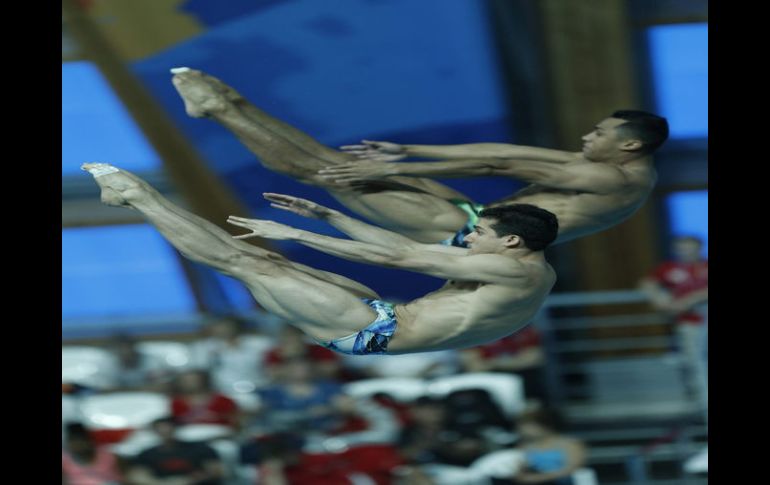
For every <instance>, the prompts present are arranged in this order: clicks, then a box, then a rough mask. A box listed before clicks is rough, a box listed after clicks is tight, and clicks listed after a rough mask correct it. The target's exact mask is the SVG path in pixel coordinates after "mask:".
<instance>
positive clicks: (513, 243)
mask: <svg viewBox="0 0 770 485" xmlns="http://www.w3.org/2000/svg"><path fill="white" fill-rule="evenodd" d="M503 245H505V247H507V248H518V247H521V246H523V245H524V240H523V239H522V238H521V237H519V236H517V235H515V234H510V235H508V236H505V239H504V240H503Z"/></svg>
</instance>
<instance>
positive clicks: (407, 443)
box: [398, 390, 514, 466]
mask: <svg viewBox="0 0 770 485" xmlns="http://www.w3.org/2000/svg"><path fill="white" fill-rule="evenodd" d="M510 427H511V424H510V423H509V422H508V420H507V419H506V418H505V417H504V416H503V414H502V412H501V411H500V410H499V409H498V408H497V406H496V405H495V404H494V403H493V402H492V400H491V398H490V397H489V395H488V394H487V393H485V392H484V391H477V390H468V391H456V392H454V393H451V394H450V395H449V396H447V397H446V398H444V399H436V398H430V397H421V398H419V399H417V400H416V401H415V402H413V403H411V405H410V406H409V408H408V419H407V423H406V424H405V426H404V427H403V429H402V431H401V435H400V437H399V440H398V445H399V450H400V451H401V453H402V455H404V457H405V458H406V459H407V460H408V461H409V462H410V463H412V464H426V463H443V464H446V465H454V466H468V465H470V464H471V463H472V462H473V461H474V460H475V459H477V458H479V457H480V456H482V455H483V454H485V453H487V452H489V451H491V450H493V449H496V448H498V447H500V446H501V445H502V444H510V443H512V442H513V437H514V435H512V434H511V433H510V432H509V430H510ZM494 431H497V435H496V434H495V433H494ZM503 434H504V435H505V436H506V438H507V440H506V441H505V442H504V443H501V442H500V440H499V439H498V435H503Z"/></svg>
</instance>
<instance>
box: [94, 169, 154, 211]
mask: <svg viewBox="0 0 770 485" xmlns="http://www.w3.org/2000/svg"><path fill="white" fill-rule="evenodd" d="M80 168H81V169H83V170H85V171H86V172H89V173H90V174H91V175H93V176H94V180H95V181H96V183H97V184H98V185H99V187H101V188H102V197H101V198H102V202H103V203H105V204H107V205H112V206H121V207H130V206H131V203H133V202H137V201H139V200H141V199H142V198H144V197H146V196H147V195H149V192H148V190H147V188H148V187H149V186H148V185H147V184H146V183H145V182H144V181H142V180H141V179H139V178H137V177H136V176H135V175H132V174H130V173H128V172H125V171H123V170H120V169H118V168H117V167H114V166H112V165H110V164H108V163H84V164H83V165H81V166H80Z"/></svg>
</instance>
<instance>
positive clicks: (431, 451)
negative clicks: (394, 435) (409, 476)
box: [398, 397, 447, 464]
mask: <svg viewBox="0 0 770 485" xmlns="http://www.w3.org/2000/svg"><path fill="white" fill-rule="evenodd" d="M446 420H447V419H446V406H445V405H444V403H443V402H442V401H440V400H438V399H433V398H429V397H421V398H419V399H417V400H416V401H415V402H413V403H411V405H409V407H408V409H407V422H406V424H405V426H404V427H403V429H402V430H401V434H400V436H399V439H398V447H399V451H400V452H401V454H402V455H403V456H404V457H405V458H406V459H407V460H408V461H409V462H410V463H415V464H421V463H431V462H433V461H436V460H437V458H436V451H435V447H436V446H437V445H438V443H439V436H440V435H441V433H442V432H443V431H444V425H445V423H446Z"/></svg>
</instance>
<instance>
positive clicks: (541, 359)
mask: <svg viewBox="0 0 770 485" xmlns="http://www.w3.org/2000/svg"><path fill="white" fill-rule="evenodd" d="M461 359H462V363H463V370H464V371H465V372H510V373H513V374H516V375H518V376H520V377H521V378H522V379H523V382H524V396H525V397H526V398H527V399H528V400H533V401H534V400H537V401H541V402H545V401H547V399H546V393H545V389H544V386H543V380H544V376H543V365H544V363H545V353H544V352H543V347H542V343H541V338H540V333H539V332H538V331H537V329H536V328H535V327H533V326H532V325H528V326H526V327H524V328H522V329H521V330H519V331H518V332H516V333H514V334H512V335H509V336H507V337H504V338H501V339H500V340H496V341H494V342H490V343H488V344H485V345H480V346H478V347H472V348H469V349H465V350H463V351H462V353H461Z"/></svg>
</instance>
